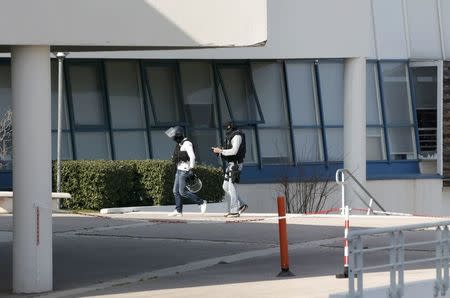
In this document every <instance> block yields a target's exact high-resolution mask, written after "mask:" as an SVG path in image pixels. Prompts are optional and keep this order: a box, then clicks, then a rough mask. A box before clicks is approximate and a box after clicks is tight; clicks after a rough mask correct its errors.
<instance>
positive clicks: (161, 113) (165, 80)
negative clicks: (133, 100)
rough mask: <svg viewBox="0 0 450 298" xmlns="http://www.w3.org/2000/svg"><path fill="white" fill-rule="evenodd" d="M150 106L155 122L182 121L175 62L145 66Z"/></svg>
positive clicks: (182, 115)
mask: <svg viewBox="0 0 450 298" xmlns="http://www.w3.org/2000/svg"><path fill="white" fill-rule="evenodd" d="M145 70H146V75H147V80H148V87H149V93H150V94H149V95H150V101H151V108H152V109H153V116H154V117H155V119H154V120H155V123H156V124H164V123H175V122H183V121H184V114H183V109H182V107H181V99H180V96H179V92H178V86H177V81H178V79H177V72H176V65H175V64H149V65H146V66H145Z"/></svg>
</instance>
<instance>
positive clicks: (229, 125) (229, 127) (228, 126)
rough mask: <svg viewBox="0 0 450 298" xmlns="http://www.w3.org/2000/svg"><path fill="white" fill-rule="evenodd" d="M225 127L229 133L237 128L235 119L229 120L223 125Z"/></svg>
mask: <svg viewBox="0 0 450 298" xmlns="http://www.w3.org/2000/svg"><path fill="white" fill-rule="evenodd" d="M223 129H225V132H226V134H229V133H231V132H233V131H235V130H236V125H235V124H234V122H233V121H228V122H226V123H225V124H224V125H223Z"/></svg>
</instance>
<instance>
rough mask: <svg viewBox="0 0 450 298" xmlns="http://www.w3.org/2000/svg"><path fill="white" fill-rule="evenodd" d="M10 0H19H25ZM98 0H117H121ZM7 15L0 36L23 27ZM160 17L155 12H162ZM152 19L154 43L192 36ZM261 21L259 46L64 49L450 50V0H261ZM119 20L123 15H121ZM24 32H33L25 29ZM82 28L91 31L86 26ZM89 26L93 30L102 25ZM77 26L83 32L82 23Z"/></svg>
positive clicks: (415, 54) (202, 54)
mask: <svg viewBox="0 0 450 298" xmlns="http://www.w3.org/2000/svg"><path fill="white" fill-rule="evenodd" d="M10 1H11V2H14V3H15V2H17V1H18V2H19V3H22V2H23V1H26V0H15V1H14V0H10ZM45 1H68V0H45ZM81 1H87V0H81ZM98 1H108V3H109V2H110V1H113V3H121V0H98ZM158 1H162V2H163V3H166V1H169V2H172V1H176V0H172V1H170V0H151V1H150V0H139V1H138V0H135V1H134V2H137V3H141V4H142V3H143V2H146V3H147V4H148V3H153V2H155V3H156V2H158ZM197 1H201V0H197ZM215 1H220V0H215ZM233 1H237V3H239V4H240V5H242V3H248V0H247V1H239V0H233ZM254 1H257V0H254ZM78 2H79V1H78ZM125 2H126V3H127V6H124V10H127V9H125V7H129V6H128V4H129V3H134V2H133V1H125ZM185 2H186V3H187V1H181V3H185ZM90 3H91V2H90ZM233 5H235V4H233ZM233 5H230V7H229V10H228V11H227V12H224V13H222V14H220V16H219V17H221V18H222V19H221V18H219V19H217V20H220V21H223V19H225V21H224V26H223V28H222V29H223V30H222V31H226V32H227V33H230V34H231V33H232V32H234V31H233V30H234V29H235V27H229V23H233V21H234V19H232V18H230V16H234V15H235V13H234V12H236V11H238V10H237V8H236V6H233ZM147 6H150V5H147ZM106 7H107V6H106ZM137 7H138V5H137V4H135V5H134V6H133V8H137ZM153 14H155V15H157V14H158V13H157V12H156V10H155V12H153ZM7 15H8V12H7V11H6V10H2V11H0V41H1V39H2V36H11V35H14V34H16V33H17V32H22V31H26V30H25V29H20V28H19V29H15V30H10V28H11V26H10V24H9V23H7V21H6V20H5V19H4V18H1V17H2V16H7ZM140 16H142V13H139V14H137V15H136V18H137V20H139V17H140ZM212 16H213V15H212ZM158 18H160V19H161V16H159V17H158ZM106 19H107V20H108V22H109V21H110V20H109V18H108V17H106ZM115 20H116V19H114V22H115ZM199 20H201V22H200V24H201V26H203V27H209V26H210V24H208V26H205V23H206V22H204V19H203V18H199ZM92 22H96V23H95V26H94V27H100V28H102V30H105V32H106V33H107V35H106V36H110V37H109V38H112V37H114V36H115V35H116V34H117V33H116V31H117V32H119V33H123V30H124V29H120V30H118V29H117V28H116V27H115V26H116V25H117V24H114V26H111V27H109V28H107V27H105V26H104V25H103V22H101V23H100V25H101V26H99V22H98V20H97V21H95V20H91V21H89V22H87V23H86V24H87V25H88V26H85V27H83V28H84V29H85V30H87V29H89V28H88V27H90V26H92V24H93V23H92ZM139 22H141V21H139ZM154 22H160V24H161V25H160V26H168V27H167V28H164V27H161V28H164V29H162V30H161V31H164V32H166V33H165V34H159V35H160V36H159V35H155V36H153V38H156V39H155V43H157V42H161V41H166V42H167V41H168V40H167V38H168V37H170V36H171V35H172V34H173V36H174V37H177V36H178V37H179V38H180V40H181V41H183V40H184V41H186V40H185V39H186V38H192V36H194V35H195V34H183V33H180V30H178V29H180V28H178V29H177V28H176V26H177V25H178V24H176V25H174V24H175V23H173V22H172V26H169V25H168V24H167V22H164V21H163V19H161V20H159V21H158V20H155V21H154ZM267 22H268V32H267V34H268V36H267V44H266V45H265V46H264V47H251V48H224V49H192V50H170V51H167V50H165V51H127V52H97V53H93V52H90V53H72V54H71V55H70V56H69V57H72V58H77V57H78V58H97V57H104V58H142V59H248V58H252V59H284V58H286V59H288V58H293V59H294V58H311V59H314V58H349V57H367V58H375V59H413V60H414V59H417V60H422V59H428V60H435V59H437V60H445V59H449V58H450V1H448V0H340V1H336V0H267ZM169 23H170V22H169ZM28 24H30V22H28ZM118 24H121V23H120V22H119V23H118ZM142 24H145V23H142ZM52 25H53V24H52ZM125 25H126V24H125ZM136 25H137V24H136V23H133V22H132V23H131V25H130V26H131V27H132V28H133V33H132V34H129V38H130V39H133V40H136V41H139V40H142V39H145V38H149V35H150V34H151V33H154V31H152V30H151V29H149V27H148V26H144V27H142V26H136ZM120 26H122V25H120ZM173 26H175V27H173ZM22 28H28V27H22ZM217 28H219V27H217ZM229 28H230V29H229ZM69 29H70V28H69ZM108 29H109V30H108ZM197 29H198V28H197ZM55 30H56V29H55ZM71 30H73V29H70V30H69V31H68V32H71ZM57 31H58V30H57ZM59 31H66V32H67V30H66V29H60V30H59ZM177 31H178V32H177ZM27 32H31V30H28V31H27ZM86 32H87V33H89V30H87V31H86ZM94 32H97V33H98V32H100V31H94ZM83 33H85V32H84V31H83ZM5 34H6V35H5ZM90 34H91V33H89V34H88V36H90ZM111 36H112V37H111ZM119 36H120V34H119ZM227 36H228V35H227ZM102 38H103V37H102ZM194 39H195V38H194ZM128 41H129V40H128ZM108 42H110V41H108ZM0 44H1V42H0ZM0 47H1V46H0Z"/></svg>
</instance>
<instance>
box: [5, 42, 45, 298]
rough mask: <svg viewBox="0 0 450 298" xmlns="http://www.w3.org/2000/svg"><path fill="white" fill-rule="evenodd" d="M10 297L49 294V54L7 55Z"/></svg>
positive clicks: (33, 49)
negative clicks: (10, 134) (10, 120)
mask: <svg viewBox="0 0 450 298" xmlns="http://www.w3.org/2000/svg"><path fill="white" fill-rule="evenodd" d="M11 85H12V111H13V192H14V199H13V216H14V217H13V218H14V220H13V224H14V227H13V232H14V234H13V292H14V293H38V292H46V291H51V290H52V288H53V264H52V214H51V126H50V120H51V108H50V102H51V101H50V96H51V94H50V92H51V91H50V48H49V47H48V46H13V47H12V49H11Z"/></svg>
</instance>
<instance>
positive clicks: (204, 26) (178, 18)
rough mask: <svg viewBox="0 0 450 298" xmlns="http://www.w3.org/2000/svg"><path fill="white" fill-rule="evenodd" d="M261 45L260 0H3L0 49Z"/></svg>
mask: <svg viewBox="0 0 450 298" xmlns="http://www.w3.org/2000/svg"><path fill="white" fill-rule="evenodd" d="M266 40H267V3H266V0H245V1H242V0H189V1H186V0H76V1H73V0H39V1H35V0H4V1H2V9H1V10H0V50H1V51H9V50H10V47H11V46H13V45H50V46H51V50H52V51H95V50H125V49H135V50H145V49H169V48H175V49H177V48H178V49H179V48H199V47H246V46H260V45H264V44H265V42H266Z"/></svg>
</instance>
